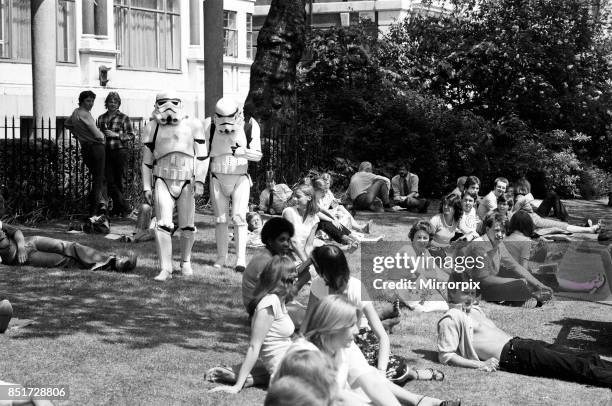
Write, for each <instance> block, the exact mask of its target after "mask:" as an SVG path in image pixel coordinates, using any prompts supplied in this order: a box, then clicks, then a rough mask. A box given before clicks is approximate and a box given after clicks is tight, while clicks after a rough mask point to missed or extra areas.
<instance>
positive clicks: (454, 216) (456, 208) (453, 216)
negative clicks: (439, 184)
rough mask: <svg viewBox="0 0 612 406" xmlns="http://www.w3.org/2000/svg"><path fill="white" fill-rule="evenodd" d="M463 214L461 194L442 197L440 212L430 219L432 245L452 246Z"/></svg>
mask: <svg viewBox="0 0 612 406" xmlns="http://www.w3.org/2000/svg"><path fill="white" fill-rule="evenodd" d="M464 193H468V192H467V191H466V192H464ZM462 214H463V207H462V205H461V198H460V197H459V196H457V195H454V194H450V195H448V196H445V197H444V198H443V199H442V201H441V202H440V214H436V215H435V216H433V217H432V218H431V219H430V220H429V223H430V224H431V226H432V231H433V238H432V240H431V245H432V247H436V248H443V249H444V248H448V247H450V243H451V239H452V238H453V237H454V236H455V232H456V231H457V227H458V226H459V219H461V215H462Z"/></svg>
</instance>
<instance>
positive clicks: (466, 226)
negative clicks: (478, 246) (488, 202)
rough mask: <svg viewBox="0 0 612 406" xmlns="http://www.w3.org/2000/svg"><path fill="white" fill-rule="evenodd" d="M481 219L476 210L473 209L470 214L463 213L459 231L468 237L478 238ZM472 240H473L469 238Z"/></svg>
mask: <svg viewBox="0 0 612 406" xmlns="http://www.w3.org/2000/svg"><path fill="white" fill-rule="evenodd" d="M481 223H482V222H481V221H480V217H478V215H477V214H476V209H475V208H474V207H472V210H470V212H469V213H465V212H464V213H463V214H462V215H461V218H460V219H459V231H461V232H462V233H463V234H464V235H466V236H468V237H469V236H471V237H474V238H475V237H478V230H479V229H480V225H481ZM468 240H471V238H468Z"/></svg>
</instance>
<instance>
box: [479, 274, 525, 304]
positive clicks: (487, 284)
mask: <svg viewBox="0 0 612 406" xmlns="http://www.w3.org/2000/svg"><path fill="white" fill-rule="evenodd" d="M480 294H481V297H482V299H483V300H486V301H487V302H511V303H509V304H513V305H521V304H522V303H524V302H525V301H526V300H528V299H529V298H531V297H532V296H533V295H532V292H531V289H529V286H528V285H527V282H526V281H525V280H524V279H515V278H506V277H495V278H484V279H481V281H480Z"/></svg>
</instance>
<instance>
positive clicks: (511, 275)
mask: <svg viewBox="0 0 612 406" xmlns="http://www.w3.org/2000/svg"><path fill="white" fill-rule="evenodd" d="M507 222H508V219H507V218H506V217H505V216H503V215H502V214H500V213H492V214H490V215H488V216H487V217H485V220H484V223H483V227H484V231H485V233H484V234H483V235H482V236H480V237H479V238H476V239H474V240H472V242H471V243H470V244H469V245H468V246H467V248H466V256H467V257H469V258H473V259H474V266H473V267H472V269H470V271H469V275H470V277H472V278H474V279H475V280H477V281H480V287H481V291H480V294H481V295H482V298H483V299H484V300H487V301H493V302H504V303H508V304H511V305H518V304H522V305H524V306H525V307H535V306H536V305H542V304H543V303H544V302H546V301H548V300H550V298H551V296H552V289H551V288H549V287H548V286H546V285H544V284H543V283H542V282H540V281H539V280H537V279H536V278H535V277H534V276H533V275H532V274H531V273H530V272H529V271H528V270H527V269H525V268H523V267H522V266H521V265H520V264H519V263H518V262H516V260H515V259H514V258H513V257H512V255H511V254H510V253H509V252H508V249H507V248H506V246H505V245H504V243H503V240H504V236H505V235H506V233H505V232H506V223H507Z"/></svg>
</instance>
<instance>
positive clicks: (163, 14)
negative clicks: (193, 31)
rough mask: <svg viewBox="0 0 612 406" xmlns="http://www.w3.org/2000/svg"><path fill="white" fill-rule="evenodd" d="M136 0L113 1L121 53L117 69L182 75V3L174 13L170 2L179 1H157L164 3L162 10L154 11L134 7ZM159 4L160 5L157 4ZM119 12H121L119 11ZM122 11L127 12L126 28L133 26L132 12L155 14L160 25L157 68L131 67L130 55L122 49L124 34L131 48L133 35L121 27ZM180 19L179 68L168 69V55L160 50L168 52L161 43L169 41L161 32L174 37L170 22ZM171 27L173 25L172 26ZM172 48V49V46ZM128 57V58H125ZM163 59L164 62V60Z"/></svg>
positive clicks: (117, 39) (156, 36)
mask: <svg viewBox="0 0 612 406" xmlns="http://www.w3.org/2000/svg"><path fill="white" fill-rule="evenodd" d="M133 1H134V0H114V1H113V20H114V23H115V24H114V25H115V26H114V30H115V45H116V47H117V49H118V50H119V51H120V52H119V53H118V54H117V58H116V63H117V69H118V70H132V71H144V72H163V73H177V74H180V73H182V62H183V61H182V53H183V50H182V43H181V35H182V33H181V17H182V16H181V9H180V1H179V2H178V4H179V7H178V10H177V11H172V10H171V7H170V2H172V1H177V0H157V2H159V1H161V2H162V10H159V9H157V8H155V9H152V8H148V7H134V6H132V2H133ZM156 4H159V3H156ZM118 10H119V11H118ZM122 10H127V12H126V18H125V27H130V26H131V25H132V23H131V21H132V13H131V11H132V10H135V11H139V12H147V13H153V14H154V15H155V21H156V24H158V28H157V29H156V30H155V44H156V48H157V56H156V59H157V60H156V62H157V66H156V67H153V66H131V64H132V61H131V60H130V57H129V53H126V52H125V50H124V49H123V47H122V43H121V41H122V37H121V35H122V32H123V31H125V35H126V36H127V40H126V44H127V45H128V48H129V46H130V45H131V41H132V39H131V35H132V31H131V30H130V29H127V30H126V29H125V27H121V25H120V24H121V22H122V21H123V16H120V15H119V14H120V13H121V12H122ZM174 17H176V18H178V23H177V24H176V25H177V30H176V34H177V35H176V37H177V39H176V41H177V43H178V53H179V54H178V58H177V59H178V67H176V68H174V67H168V66H169V61H168V59H167V55H166V56H163V57H162V56H161V53H159V52H160V50H162V51H164V52H167V47H166V46H162V45H165V44H162V43H161V42H160V41H165V40H166V39H167V36H164V37H163V38H162V35H161V31H165V32H166V33H167V34H169V35H172V32H171V31H170V29H169V27H168V23H167V22H168V21H169V19H172V18H174ZM162 24H163V29H160V28H162ZM170 26H171V25H170ZM170 45H171V48H172V44H170ZM125 55H127V57H126V56H125ZM162 59H163V60H162ZM162 62H163V64H164V67H160V65H161V64H162Z"/></svg>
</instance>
